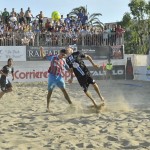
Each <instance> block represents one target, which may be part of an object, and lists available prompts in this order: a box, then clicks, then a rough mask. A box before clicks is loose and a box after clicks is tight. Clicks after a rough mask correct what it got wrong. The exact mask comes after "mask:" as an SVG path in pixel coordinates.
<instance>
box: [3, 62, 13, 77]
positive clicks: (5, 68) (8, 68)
mask: <svg viewBox="0 0 150 150" xmlns="http://www.w3.org/2000/svg"><path fill="white" fill-rule="evenodd" d="M1 71H2V72H3V73H5V74H7V75H8V74H11V73H14V68H13V67H9V66H8V65H6V66H4V67H3V68H2V70H1ZM5 79H6V76H5V75H1V80H5Z"/></svg>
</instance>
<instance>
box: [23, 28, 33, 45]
mask: <svg viewBox="0 0 150 150" xmlns="http://www.w3.org/2000/svg"><path fill="white" fill-rule="evenodd" d="M25 35H26V37H27V39H29V41H30V42H31V44H32V46H34V39H35V35H34V33H33V32H32V30H31V29H30V30H29V31H28V32H26V34H25Z"/></svg>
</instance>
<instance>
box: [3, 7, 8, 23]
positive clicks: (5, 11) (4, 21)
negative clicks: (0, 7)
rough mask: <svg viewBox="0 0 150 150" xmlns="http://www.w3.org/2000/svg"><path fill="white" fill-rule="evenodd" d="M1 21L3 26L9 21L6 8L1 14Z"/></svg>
mask: <svg viewBox="0 0 150 150" xmlns="http://www.w3.org/2000/svg"><path fill="white" fill-rule="evenodd" d="M2 20H3V23H4V24H7V23H8V20H9V12H8V11H7V9H6V8H4V12H3V13H2Z"/></svg>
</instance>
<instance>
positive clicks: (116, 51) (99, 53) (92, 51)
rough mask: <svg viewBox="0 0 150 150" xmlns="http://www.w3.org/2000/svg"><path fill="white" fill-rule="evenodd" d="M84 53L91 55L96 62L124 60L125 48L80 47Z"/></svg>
mask: <svg viewBox="0 0 150 150" xmlns="http://www.w3.org/2000/svg"><path fill="white" fill-rule="evenodd" d="M78 50H79V51H81V52H82V53H85V54H87V55H90V56H91V57H92V58H93V59H94V60H101V59H108V58H110V59H123V58H124V57H123V46H122V45H115V46H78Z"/></svg>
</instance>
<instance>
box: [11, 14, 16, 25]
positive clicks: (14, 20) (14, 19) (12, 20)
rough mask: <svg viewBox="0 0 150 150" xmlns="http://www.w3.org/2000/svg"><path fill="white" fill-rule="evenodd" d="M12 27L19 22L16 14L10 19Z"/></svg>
mask: <svg viewBox="0 0 150 150" xmlns="http://www.w3.org/2000/svg"><path fill="white" fill-rule="evenodd" d="M9 20H10V24H11V26H14V24H15V23H16V22H17V17H16V16H15V14H12V16H11V17H10V18H9Z"/></svg>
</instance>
